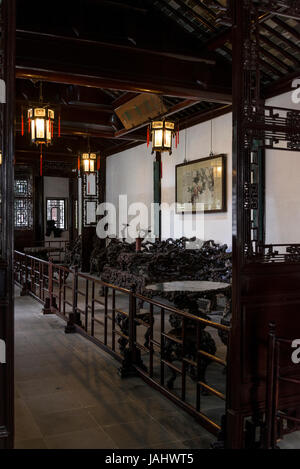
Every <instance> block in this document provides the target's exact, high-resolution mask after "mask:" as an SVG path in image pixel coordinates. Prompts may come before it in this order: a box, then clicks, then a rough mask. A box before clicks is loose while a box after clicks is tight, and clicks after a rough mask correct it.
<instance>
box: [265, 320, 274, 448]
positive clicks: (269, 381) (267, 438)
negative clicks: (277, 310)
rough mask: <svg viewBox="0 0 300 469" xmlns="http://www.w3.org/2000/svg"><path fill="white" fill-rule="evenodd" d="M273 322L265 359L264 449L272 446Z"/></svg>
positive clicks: (270, 327) (270, 326) (270, 325)
mask: <svg viewBox="0 0 300 469" xmlns="http://www.w3.org/2000/svg"><path fill="white" fill-rule="evenodd" d="M275 344H276V337H275V324H274V323H270V324H269V335H268V361H267V386H266V428H265V449H271V448H272V440H273V438H272V437H273V434H274V428H273V427H274V424H275V415H274V377H275V374H274V371H275V370H274V368H275V366H274V365H275Z"/></svg>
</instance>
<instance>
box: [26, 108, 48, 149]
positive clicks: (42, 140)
mask: <svg viewBox="0 0 300 469" xmlns="http://www.w3.org/2000/svg"><path fill="white" fill-rule="evenodd" d="M27 115H28V131H29V133H30V135H31V141H32V142H33V143H36V144H37V145H40V144H43V145H50V144H51V143H52V139H53V124H54V111H53V109H50V108H49V107H48V106H43V107H42V106H39V107H32V108H30V109H28V114H27Z"/></svg>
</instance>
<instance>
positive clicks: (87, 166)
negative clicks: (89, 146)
mask: <svg viewBox="0 0 300 469" xmlns="http://www.w3.org/2000/svg"><path fill="white" fill-rule="evenodd" d="M81 159H82V168H83V171H84V172H85V173H94V172H95V171H96V160H97V155H96V153H90V152H89V153H82V155H81Z"/></svg>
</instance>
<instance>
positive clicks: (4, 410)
mask: <svg viewBox="0 0 300 469" xmlns="http://www.w3.org/2000/svg"><path fill="white" fill-rule="evenodd" d="M0 15H1V23H0V30H1V51H0V55H1V65H0V74H1V76H0V78H1V80H3V81H4V83H5V87H6V102H5V103H3V104H0V138H1V150H2V155H3V163H2V165H1V166H0V179H1V183H0V184H1V202H2V203H1V227H0V229H1V234H0V241H1V248H0V340H1V342H0V345H1V347H0V351H1V355H0V449H1V448H11V447H12V446H13V395H14V393H13V275H12V255H13V222H14V217H13V188H14V179H13V158H14V99H15V84H14V81H15V63H14V61H15V1H14V0H3V1H2V2H1V4H0ZM2 84H3V82H2Z"/></svg>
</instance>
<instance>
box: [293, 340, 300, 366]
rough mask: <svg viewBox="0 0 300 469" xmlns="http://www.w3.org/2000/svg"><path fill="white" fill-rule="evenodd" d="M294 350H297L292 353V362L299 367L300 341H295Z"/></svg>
mask: <svg viewBox="0 0 300 469" xmlns="http://www.w3.org/2000/svg"><path fill="white" fill-rule="evenodd" d="M292 348H294V349H296V350H294V352H293V353H292V362H293V363H294V364H295V365H298V364H299V363H300V339H295V340H293V342H292Z"/></svg>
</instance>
